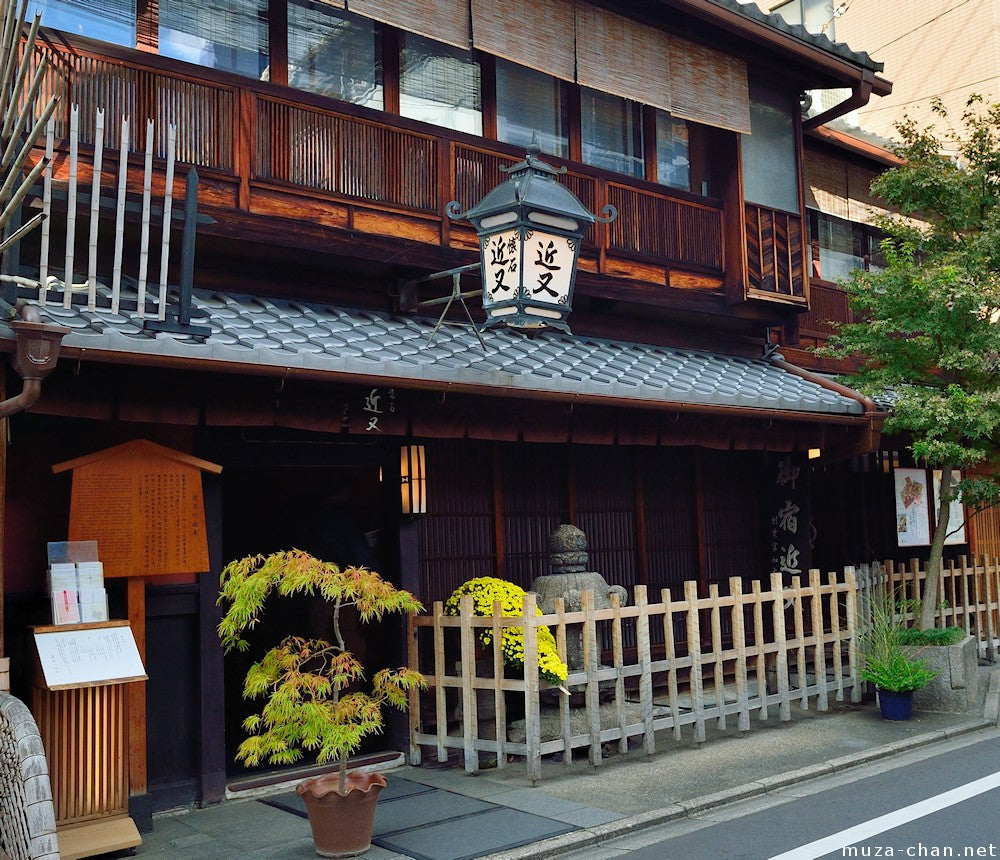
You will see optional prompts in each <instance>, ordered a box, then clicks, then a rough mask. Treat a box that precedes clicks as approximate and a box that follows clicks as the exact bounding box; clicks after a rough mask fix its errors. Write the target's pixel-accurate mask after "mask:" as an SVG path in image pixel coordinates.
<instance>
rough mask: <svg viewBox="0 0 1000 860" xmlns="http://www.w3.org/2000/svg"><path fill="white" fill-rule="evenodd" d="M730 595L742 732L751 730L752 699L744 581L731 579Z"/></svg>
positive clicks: (739, 720) (738, 578)
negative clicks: (748, 682) (748, 664)
mask: <svg viewBox="0 0 1000 860" xmlns="http://www.w3.org/2000/svg"><path fill="white" fill-rule="evenodd" d="M729 593H730V594H731V595H732V597H733V606H732V626H733V650H734V651H735V652H736V700H737V702H738V704H739V717H738V720H737V726H736V727H737V728H738V729H739V730H740V731H741V732H746V731H749V730H750V699H749V694H748V693H747V638H746V629H745V623H746V622H745V618H744V609H745V607H746V602H745V600H744V597H743V580H742V579H741V578H740V577H738V576H731V577H730V578H729Z"/></svg>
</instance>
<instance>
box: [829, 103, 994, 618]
mask: <svg viewBox="0 0 1000 860" xmlns="http://www.w3.org/2000/svg"><path fill="white" fill-rule="evenodd" d="M935 111H936V112H937V114H938V116H939V117H940V122H941V123H942V124H943V125H944V126H945V127H946V128H945V130H944V131H943V132H940V133H939V132H938V131H936V127H935V126H934V125H931V126H929V127H927V128H918V127H917V125H916V124H915V123H914V122H913V121H912V120H910V119H908V118H907V119H904V121H903V122H901V123H899V124H897V127H896V128H897V133H898V135H899V138H900V141H901V143H900V144H899V145H898V147H897V154H898V155H899V156H900V157H901V158H902V159H903V160H904V163H903V164H902V165H901V166H899V167H895V168H893V169H891V170H889V171H887V172H885V173H883V174H882V175H881V176H880V177H879V178H878V179H877V180H876V181H875V182H874V183H873V185H872V192H873V193H874V194H875V195H876V196H878V197H881V198H882V199H884V200H885V201H886V202H887V203H888V204H889V206H890V207H892V208H893V209H895V210H896V211H898V212H899V213H901V214H900V215H898V216H893V215H887V216H885V217H882V218H881V219H879V227H880V228H881V229H882V231H883V233H884V235H885V239H884V240H883V242H882V243H881V248H882V251H883V254H884V256H885V268H884V269H882V270H881V271H876V270H874V269H873V270H872V271H868V272H865V271H856V272H854V273H852V276H851V278H850V280H849V281H847V282H846V283H845V285H844V289H845V290H846V292H847V294H848V297H849V300H850V303H851V307H852V309H853V310H854V313H855V316H856V319H857V322H854V323H849V324H843V325H841V326H840V329H839V331H838V333H837V334H836V335H834V336H833V337H832V338H831V339H830V342H829V344H828V346H827V347H826V348H825V349H823V350H821V352H823V353H825V354H827V355H833V356H837V357H847V358H851V357H853V358H860V359H861V362H862V364H861V367H860V369H859V370H858V371H857V372H856V373H854V374H853V375H851V377H850V379H849V381H850V382H851V384H853V385H855V386H856V387H857V388H859V389H860V390H862V391H864V392H866V393H868V394H872V395H875V396H879V395H883V396H884V395H886V394H888V395H889V396H890V398H891V401H892V407H891V412H890V415H889V417H888V419H887V420H886V422H885V428H884V429H885V432H886V433H889V434H896V433H899V434H905V435H907V436H908V437H909V438H910V439H911V440H912V441H911V448H912V451H913V455H914V457H915V458H916V459H917V460H918V461H919V462H923V463H925V464H927V465H928V466H931V467H933V468H936V469H940V470H941V493H940V497H939V499H938V510H937V521H936V526H935V530H934V535H933V539H932V542H931V551H930V558H929V560H928V564H927V581H926V586H925V591H924V595H923V600H922V603H921V614H920V619H919V626H920V627H921V628H923V629H928V628H930V627H932V626H933V622H934V610H935V607H936V606H937V604H938V591H939V581H940V577H941V559H942V551H943V548H944V542H945V539H946V537H947V536H948V534H949V532H950V531H951V530H954V529H955V528H956V524H954V523H950V522H949V509H950V503H951V501H952V499H953V498H954V490H953V487H952V472H953V470H955V469H965V470H967V471H966V474H965V479H964V480H963V481H962V482H961V483H960V484H959V486H958V488H957V489H958V492H960V493H961V496H962V500H963V501H964V502H965V504H966V505H967V506H968V507H969V508H970V509H971V510H973V511H975V510H976V509H982V508H983V507H986V506H988V505H990V504H994V503H995V502H996V501H997V498H998V488H997V483H996V481H994V480H993V479H992V478H990V477H989V475H990V474H991V473H992V471H993V469H994V468H995V466H996V465H997V461H998V455H997V433H998V428H1000V385H998V381H1000V375H998V370H1000V326H998V324H997V323H998V319H1000V105H994V106H992V107H989V108H987V107H985V106H984V105H983V104H982V102H981V100H980V99H978V98H976V97H973V98H972V99H970V100H969V103H968V106H967V109H966V111H965V113H964V114H963V116H962V122H961V127H959V128H952V127H951V126H950V125H949V124H948V115H947V112H946V111H945V109H944V108H943V107H942V106H941V105H940V103H937V104H936V105H935ZM968 470H975V471H976V476H975V477H974V476H971V475H970V473H969V471H968ZM984 476H985V477H984Z"/></svg>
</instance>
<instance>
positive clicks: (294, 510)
mask: <svg viewBox="0 0 1000 860" xmlns="http://www.w3.org/2000/svg"><path fill="white" fill-rule="evenodd" d="M374 453H375V452H371V451H369V452H367V456H366V457H365V458H364V459H368V460H369V461H370V462H367V463H362V464H350V465H346V464H320V465H317V464H309V465H303V464H297V463H292V464H287V463H286V464H282V465H272V464H267V465H263V464H260V463H257V464H247V463H242V464H233V465H229V466H227V467H226V469H225V471H224V472H223V495H222V505H223V554H224V555H223V557H224V559H225V560H226V561H229V560H232V559H236V558H242V557H243V556H246V555H252V554H267V553H270V552H275V551H278V550H285V549H292V548H298V549H302V550H305V551H306V552H310V553H312V554H313V555H315V556H317V557H318V558H322V559H323V560H324V561H332V562H334V563H336V564H339V565H342V566H343V565H365V566H367V567H370V568H372V569H374V570H377V571H379V572H380V573H382V574H383V576H386V577H387V578H389V579H395V578H396V570H397V568H398V550H397V549H396V548H395V540H387V539H386V536H387V535H390V536H391V532H392V529H391V528H387V514H386V508H387V505H386V494H385V493H384V492H383V485H382V482H381V480H380V477H381V473H382V468H381V466H380V464H379V463H378V462H377V458H375V457H373V456H372V454H374ZM389 523H392V520H389ZM331 620H332V616H331V613H330V607H329V606H328V605H327V604H326V603H325V602H324V601H323V599H322V598H320V597H309V596H306V595H304V596H297V597H292V598H285V597H277V596H272V597H270V598H269V599H268V603H267V605H266V607H265V612H264V614H263V615H262V617H261V620H260V623H259V624H258V625H257V626H256V627H255V628H254V629H253V630H252V631H250V633H249V635H248V637H247V638H248V641H249V642H250V649H249V651H247V652H243V653H236V652H233V653H231V654H229V655H227V656H226V658H225V709H226V720H225V722H226V761H227V765H228V769H229V773H230V775H231V776H238V775H241V774H245V773H247V772H248V771H247V770H246V769H245V768H244V767H243V766H242V765H241V764H239V763H238V762H236V751H237V748H238V747H239V744H240V742H241V741H242V740H243V738H244V737H245V736H246V733H245V731H244V729H243V726H242V724H243V721H244V720H245V719H246V717H247V716H248V715H249V714H251V713H253V712H254V711H257V710H259V705H260V701H261V700H258V701H257V702H247V701H246V700H244V699H243V695H242V693H243V678H244V676H245V674H246V670H247V669H248V668H249V666H250V665H251V663H252V662H254V661H256V660H258V659H260V657H261V656H263V654H264V653H265V652H266V650H267V649H268V648H270V647H272V646H273V645H275V644H277V643H278V642H280V641H281V639H283V638H284V637H285V636H288V635H297V636H305V637H309V638H314V637H315V638H324V639H329V638H331V635H332V634H331ZM389 624H391V622H388V623H387V626H388V625H389ZM341 628H342V631H343V633H344V635H345V638H346V639H347V645H348V647H349V648H350V649H351V650H352V651H353V652H354V653H355V655H356V656H358V657H359V658H360V659H361V660H362V662H364V664H365V666H366V671H367V674H369V675H370V674H371V672H373V671H375V670H377V669H378V668H381V667H382V666H385V665H389V663H392V664H394V665H398V664H399V663H400V662H401V659H400V657H399V654H398V649H399V647H400V642H399V636H398V635H397V631H396V630H395V628H393V629H389V630H381V629H380V627H379V625H366V626H365V628H364V629H363V630H362V628H361V627H360V625H359V623H358V620H357V617H356V616H355V615H354V613H353V610H347V611H346V612H342V614H341ZM386 744H387V741H386V740H385V739H384V738H382V737H378V738H375V739H373V741H372V742H371V745H370V748H367V747H366V748H365V750H364V751H365V752H372V751H376V750H380V749H384V748H385V746H386ZM303 761H304V763H306V764H308V763H309V762H308V760H306V759H304V760H303Z"/></svg>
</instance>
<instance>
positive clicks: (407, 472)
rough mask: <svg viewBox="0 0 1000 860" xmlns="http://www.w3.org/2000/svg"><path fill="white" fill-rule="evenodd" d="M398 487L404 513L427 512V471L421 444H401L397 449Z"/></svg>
mask: <svg viewBox="0 0 1000 860" xmlns="http://www.w3.org/2000/svg"><path fill="white" fill-rule="evenodd" d="M399 489H400V502H401V505H402V511H403V513H404V514H426V513H427V471H426V468H425V459H424V446H423V445H403V446H402V447H401V448H400V449H399Z"/></svg>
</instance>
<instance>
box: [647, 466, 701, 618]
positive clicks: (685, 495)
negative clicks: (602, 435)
mask: <svg viewBox="0 0 1000 860" xmlns="http://www.w3.org/2000/svg"><path fill="white" fill-rule="evenodd" d="M642 461H643V467H644V468H643V477H644V487H643V491H644V495H645V504H646V541H647V546H648V554H647V563H648V565H649V567H648V570H649V587H650V589H651V595H650V599H659V590H660V589H661V588H670V589H671V597H678V596H680V595H681V594H682V583H684V582H685V581H686V580H689V579H697V578H698V523H697V518H696V516H695V506H694V457H693V456H692V452H691V450H690V449H688V448H653V449H649V450H643V451H642Z"/></svg>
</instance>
